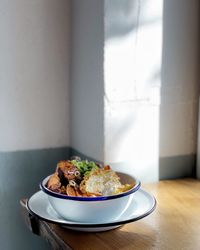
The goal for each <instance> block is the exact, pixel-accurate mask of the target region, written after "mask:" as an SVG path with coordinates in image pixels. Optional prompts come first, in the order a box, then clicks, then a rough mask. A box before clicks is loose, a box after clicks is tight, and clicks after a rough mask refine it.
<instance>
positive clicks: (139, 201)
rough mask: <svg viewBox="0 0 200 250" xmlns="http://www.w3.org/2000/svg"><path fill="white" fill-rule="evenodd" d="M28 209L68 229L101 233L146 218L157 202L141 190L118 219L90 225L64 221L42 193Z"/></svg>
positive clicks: (32, 197)
mask: <svg viewBox="0 0 200 250" xmlns="http://www.w3.org/2000/svg"><path fill="white" fill-rule="evenodd" d="M27 207H28V210H29V212H30V213H31V214H33V215H35V216H37V217H39V218H40V219H42V220H45V221H48V222H53V223H57V224H60V225H62V226H64V227H66V228H68V229H73V230H78V231H87V232H100V231H107V230H111V229H114V228H117V227H120V226H121V225H123V224H126V223H130V222H133V221H137V220H140V219H142V218H144V217H145V216H147V215H149V214H150V213H152V212H153V211H154V209H155V207H156V200H155V198H154V197H153V196H152V195H150V194H149V193H148V192H146V191H144V190H143V189H139V190H138V191H137V192H136V193H135V194H134V199H133V201H132V202H131V204H130V205H129V207H128V209H127V210H126V211H125V212H124V213H123V214H122V215H120V217H119V218H118V219H116V220H113V221H107V222H102V223H94V222H93V223H90V222H89V221H85V222H84V223H83V222H76V221H70V220H65V219H63V218H62V217H60V216H59V215H58V214H57V213H56V212H55V210H54V209H53V208H52V207H51V205H50V203H49V201H48V198H47V195H46V194H45V193H44V192H42V191H38V192H37V193H35V194H34V195H33V196H31V198H30V199H29V200H28V202H27Z"/></svg>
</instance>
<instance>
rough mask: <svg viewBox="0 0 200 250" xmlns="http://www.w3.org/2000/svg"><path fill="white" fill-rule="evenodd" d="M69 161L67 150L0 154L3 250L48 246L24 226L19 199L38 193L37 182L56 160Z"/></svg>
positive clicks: (50, 169)
mask: <svg viewBox="0 0 200 250" xmlns="http://www.w3.org/2000/svg"><path fill="white" fill-rule="evenodd" d="M68 158H69V148H68V147H66V148H54V149H42V150H30V151H18V152H5V153H4V152H0V211H1V213H0V222H1V223H0V242H1V247H0V248H1V249H6V250H12V249H15V250H18V249H19V250H22V249H29V250H32V249H33V250H35V249H37V250H39V249H42V250H45V249H49V245H48V244H47V243H46V242H45V241H44V240H43V239H41V238H40V237H37V236H35V235H33V234H32V233H31V232H29V230H28V229H27V228H26V226H25V225H24V223H23V221H22V218H21V214H20V204H19V201H20V199H21V198H24V197H30V196H31V195H32V194H33V193H34V192H36V191H37V190H39V182H40V181H41V180H42V179H43V177H45V176H46V175H48V174H50V173H52V172H54V171H55V168H56V164H57V162H58V161H59V160H62V159H68Z"/></svg>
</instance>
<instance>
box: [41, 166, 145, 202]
mask: <svg viewBox="0 0 200 250" xmlns="http://www.w3.org/2000/svg"><path fill="white" fill-rule="evenodd" d="M116 173H119V174H120V173H121V174H126V175H128V176H130V177H132V178H133V179H134V181H135V185H134V186H133V187H132V188H131V189H130V190H128V191H126V192H122V193H119V194H114V195H110V196H95V197H77V196H68V195H66V194H60V193H56V192H53V191H51V190H50V189H48V188H47V187H46V186H45V184H46V183H47V181H48V179H49V178H50V176H52V175H53V174H51V175H49V176H47V177H45V178H44V179H43V180H42V181H41V182H40V184H39V187H40V189H41V190H42V191H43V192H44V193H46V194H48V195H50V196H52V197H55V198H60V199H64V200H75V201H105V200H112V199H117V198H121V197H124V196H127V195H130V194H132V193H134V192H136V191H137V190H138V189H139V188H140V186H141V182H140V180H139V179H137V178H136V177H134V176H133V175H130V174H128V173H123V172H118V171H116Z"/></svg>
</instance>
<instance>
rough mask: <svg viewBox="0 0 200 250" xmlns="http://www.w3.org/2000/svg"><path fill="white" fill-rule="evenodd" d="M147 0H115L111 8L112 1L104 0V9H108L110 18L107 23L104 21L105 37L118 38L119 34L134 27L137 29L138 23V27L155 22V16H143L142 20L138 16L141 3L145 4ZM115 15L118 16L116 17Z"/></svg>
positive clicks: (130, 30) (128, 31)
mask: <svg viewBox="0 0 200 250" xmlns="http://www.w3.org/2000/svg"><path fill="white" fill-rule="evenodd" d="M147 3H148V0H144V1H140V0H139V1H133V0H123V1H121V0H115V3H114V4H115V6H114V8H113V1H112V0H106V1H105V9H109V10H111V11H109V17H110V20H112V21H111V22H109V23H105V26H106V37H107V39H109V38H111V39H113V38H118V37H120V36H124V35H127V34H128V33H130V32H132V31H133V30H135V29H138V24H139V23H140V27H141V26H143V25H146V24H148V25H151V24H153V23H155V22H157V21H158V20H157V18H154V17H147V19H146V20H145V17H144V18H142V20H139V18H140V8H141V4H142V5H146V4H147ZM116 16H117V17H118V18H117V19H116Z"/></svg>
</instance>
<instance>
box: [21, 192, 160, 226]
mask: <svg viewBox="0 0 200 250" xmlns="http://www.w3.org/2000/svg"><path fill="white" fill-rule="evenodd" d="M139 191H142V192H143V193H145V194H147V195H149V196H150V197H151V198H152V202H153V205H152V207H151V208H150V209H149V210H148V211H147V212H145V213H143V214H141V215H140V216H137V217H135V218H130V219H127V220H122V221H114V222H103V223H91V224H89V223H84V222H75V221H74V222H73V221H71V222H70V221H66V222H60V221H56V220H51V219H47V218H45V217H43V216H41V215H38V214H37V213H35V212H34V211H32V209H31V208H30V205H29V203H30V199H31V197H32V196H33V195H34V194H36V193H40V192H42V190H39V191H37V192H35V193H34V194H33V195H32V196H31V197H30V198H29V199H28V200H27V202H26V207H27V210H28V212H29V213H30V214H31V215H32V216H35V217H36V218H38V219H41V220H43V221H46V222H50V223H53V224H57V225H61V226H69V227H82V228H99V227H112V226H118V225H119V226H120V225H124V224H128V223H131V222H135V221H138V220H141V219H143V218H145V217H146V216H148V215H150V214H151V213H152V212H153V211H154V210H155V208H156V205H157V201H156V199H155V197H154V196H153V195H152V194H150V193H149V192H147V191H145V190H143V189H142V188H140V189H139V190H138V191H137V192H139ZM60 220H62V221H65V219H64V218H62V219H60Z"/></svg>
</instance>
